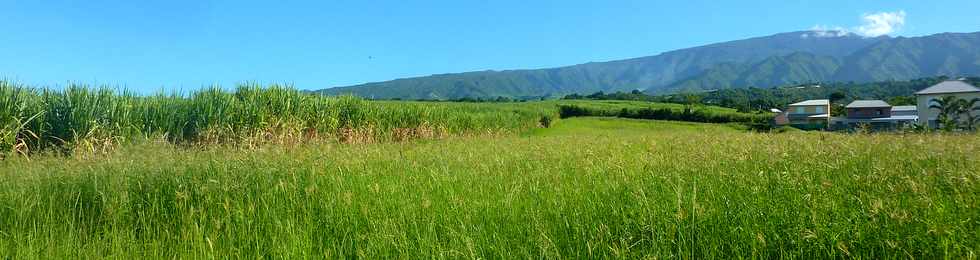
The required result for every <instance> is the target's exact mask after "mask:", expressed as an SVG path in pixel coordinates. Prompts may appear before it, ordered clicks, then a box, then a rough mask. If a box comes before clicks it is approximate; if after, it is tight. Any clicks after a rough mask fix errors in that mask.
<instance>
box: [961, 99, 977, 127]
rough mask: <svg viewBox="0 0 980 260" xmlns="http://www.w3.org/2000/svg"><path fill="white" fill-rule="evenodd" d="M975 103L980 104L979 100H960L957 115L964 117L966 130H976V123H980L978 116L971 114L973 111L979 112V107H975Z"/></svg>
mask: <svg viewBox="0 0 980 260" xmlns="http://www.w3.org/2000/svg"><path fill="white" fill-rule="evenodd" d="M977 103H980V98H973V99H970V100H964V99H960V108H959V109H960V111H959V114H962V115H965V116H966V122H964V123H963V124H964V127H965V128H966V130H970V131H974V130H977V128H976V126H977V124H978V123H980V115H975V114H974V113H973V112H974V111H980V107H977Z"/></svg>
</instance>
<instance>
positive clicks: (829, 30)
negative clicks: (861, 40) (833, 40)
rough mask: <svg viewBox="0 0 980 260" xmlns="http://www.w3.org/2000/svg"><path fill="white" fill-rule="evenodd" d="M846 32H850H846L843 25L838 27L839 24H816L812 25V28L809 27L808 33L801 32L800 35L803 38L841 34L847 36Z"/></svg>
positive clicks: (838, 35) (837, 35)
mask: <svg viewBox="0 0 980 260" xmlns="http://www.w3.org/2000/svg"><path fill="white" fill-rule="evenodd" d="M848 34H851V33H850V32H848V31H847V29H844V27H840V26H836V27H829V26H824V25H816V26H813V28H810V33H806V34H803V36H802V37H803V38H808V37H817V38H825V37H841V36H847V35H848Z"/></svg>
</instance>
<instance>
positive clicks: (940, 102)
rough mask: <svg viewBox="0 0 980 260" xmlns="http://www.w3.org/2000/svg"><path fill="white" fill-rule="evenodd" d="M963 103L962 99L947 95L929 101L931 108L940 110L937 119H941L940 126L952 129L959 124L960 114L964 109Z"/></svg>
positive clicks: (948, 129)
mask: <svg viewBox="0 0 980 260" xmlns="http://www.w3.org/2000/svg"><path fill="white" fill-rule="evenodd" d="M963 103H964V102H963V101H962V99H959V98H957V97H955V96H945V97H942V98H940V99H934V100H932V101H931V102H930V103H929V108H930V109H936V110H939V115H938V117H937V118H936V120H938V121H939V122H938V123H939V126H940V128H942V129H943V130H947V131H952V130H955V129H956V128H957V127H958V126H959V114H960V112H961V111H962V109H961V107H962V105H963Z"/></svg>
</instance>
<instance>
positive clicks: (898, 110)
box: [892, 106, 919, 119]
mask: <svg viewBox="0 0 980 260" xmlns="http://www.w3.org/2000/svg"><path fill="white" fill-rule="evenodd" d="M892 116H915V117H916V119H918V117H919V110H918V108H916V106H893V107H892Z"/></svg>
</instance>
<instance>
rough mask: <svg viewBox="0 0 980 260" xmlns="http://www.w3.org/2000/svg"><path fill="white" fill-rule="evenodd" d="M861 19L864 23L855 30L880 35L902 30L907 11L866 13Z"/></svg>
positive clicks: (875, 35)
mask: <svg viewBox="0 0 980 260" xmlns="http://www.w3.org/2000/svg"><path fill="white" fill-rule="evenodd" d="M861 20H863V21H864V24H862V25H861V26H858V27H857V28H855V30H856V31H857V32H858V33H859V34H861V35H864V36H867V37H878V36H882V35H886V34H891V33H893V32H896V31H898V30H901V29H902V27H903V26H905V11H898V12H880V13H871V14H864V15H862V16H861Z"/></svg>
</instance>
